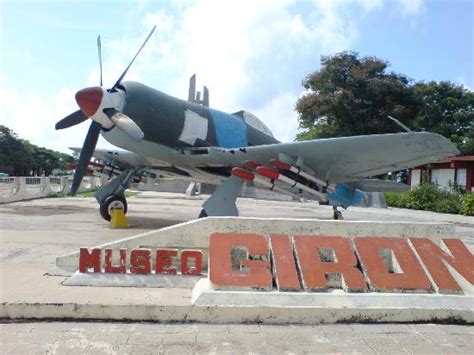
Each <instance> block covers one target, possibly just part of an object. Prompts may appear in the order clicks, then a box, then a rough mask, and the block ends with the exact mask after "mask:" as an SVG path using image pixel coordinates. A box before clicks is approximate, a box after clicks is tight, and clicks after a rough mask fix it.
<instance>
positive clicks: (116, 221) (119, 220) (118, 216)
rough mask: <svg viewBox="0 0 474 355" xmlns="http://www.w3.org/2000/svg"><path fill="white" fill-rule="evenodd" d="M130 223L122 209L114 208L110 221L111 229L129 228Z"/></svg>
mask: <svg viewBox="0 0 474 355" xmlns="http://www.w3.org/2000/svg"><path fill="white" fill-rule="evenodd" d="M127 227H128V221H127V217H125V213H124V212H123V209H121V208H114V209H113V210H112V218H111V219H110V228H127Z"/></svg>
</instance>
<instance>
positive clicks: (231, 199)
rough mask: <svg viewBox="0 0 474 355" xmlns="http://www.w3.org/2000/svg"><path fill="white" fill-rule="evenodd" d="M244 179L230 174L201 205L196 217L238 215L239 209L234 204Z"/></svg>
mask: <svg viewBox="0 0 474 355" xmlns="http://www.w3.org/2000/svg"><path fill="white" fill-rule="evenodd" d="M243 184H244V180H242V179H241V178H239V177H237V176H233V175H232V176H230V177H229V178H228V179H227V181H226V182H225V183H224V184H222V185H220V186H219V187H218V188H217V190H216V191H214V193H213V194H212V195H211V196H210V197H209V199H208V200H207V201H206V202H204V204H203V205H202V210H201V213H200V214H199V217H198V218H203V217H207V216H238V215H239V210H238V209H237V206H236V205H235V201H236V200H237V196H238V195H239V192H240V189H241V188H242V185H243Z"/></svg>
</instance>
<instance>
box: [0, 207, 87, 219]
mask: <svg viewBox="0 0 474 355" xmlns="http://www.w3.org/2000/svg"><path fill="white" fill-rule="evenodd" d="M6 207H7V206H2V210H1V212H0V213H2V214H16V215H23V216H53V215H61V214H72V213H79V212H84V211H94V210H95V209H93V208H89V207H81V206H74V205H55V206H22V205H13V204H12V205H9V206H8V208H6Z"/></svg>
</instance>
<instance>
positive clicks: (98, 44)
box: [97, 35, 102, 86]
mask: <svg viewBox="0 0 474 355" xmlns="http://www.w3.org/2000/svg"><path fill="white" fill-rule="evenodd" d="M97 52H98V53H99V68H100V86H102V43H101V42H100V35H99V36H97Z"/></svg>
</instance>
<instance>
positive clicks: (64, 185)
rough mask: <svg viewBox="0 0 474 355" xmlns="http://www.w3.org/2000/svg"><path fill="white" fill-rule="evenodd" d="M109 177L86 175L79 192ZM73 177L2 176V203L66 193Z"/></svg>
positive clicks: (98, 185) (0, 190) (97, 184)
mask: <svg viewBox="0 0 474 355" xmlns="http://www.w3.org/2000/svg"><path fill="white" fill-rule="evenodd" d="M106 182H107V179H105V181H104V179H103V178H99V177H96V176H86V177H84V179H82V183H81V185H80V187H79V190H78V191H79V192H82V191H87V190H92V189H96V188H98V187H100V186H102V185H103V184H105V183H106ZM71 183H72V177H68V176H61V177H58V176H51V177H28V176H20V177H0V203H7V202H15V201H22V200H30V199H34V198H40V197H48V196H52V195H56V194H59V195H65V194H67V193H68V192H69V190H70V188H71Z"/></svg>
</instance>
